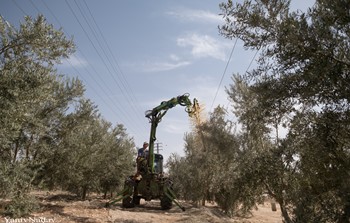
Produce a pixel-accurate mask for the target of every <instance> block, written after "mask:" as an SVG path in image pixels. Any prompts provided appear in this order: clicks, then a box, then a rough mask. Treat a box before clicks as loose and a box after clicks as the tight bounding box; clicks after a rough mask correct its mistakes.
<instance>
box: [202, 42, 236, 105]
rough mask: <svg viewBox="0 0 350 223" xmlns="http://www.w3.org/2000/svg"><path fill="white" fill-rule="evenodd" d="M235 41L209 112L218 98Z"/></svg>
mask: <svg viewBox="0 0 350 223" xmlns="http://www.w3.org/2000/svg"><path fill="white" fill-rule="evenodd" d="M237 40H238V38H236V41H235V43H234V44H233V47H232V50H231V53H230V57H229V59H228V60H227V63H226V66H225V69H224V72H223V73H222V76H221V80H220V83H219V86H218V88H217V90H216V93H215V96H214V99H213V102H212V104H211V106H210V110H209V111H211V110H212V108H213V106H214V102H215V100H216V97H217V96H218V92H219V90H220V87H221V84H222V81H223V79H224V77H225V74H226V70H227V67H228V65H229V63H230V61H231V57H232V54H233V51H234V50H235V48H236V44H237Z"/></svg>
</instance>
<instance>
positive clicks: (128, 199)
mask: <svg viewBox="0 0 350 223" xmlns="http://www.w3.org/2000/svg"><path fill="white" fill-rule="evenodd" d="M176 105H181V106H186V108H185V111H186V112H187V113H188V114H189V116H190V117H192V116H193V115H194V113H195V112H196V111H198V103H197V100H196V99H194V100H193V103H192V102H191V100H190V99H189V94H184V95H180V96H177V97H174V98H172V99H170V100H168V101H163V102H161V103H160V105H158V106H157V107H155V108H153V109H152V110H148V111H146V113H145V117H146V118H148V119H149V122H150V123H151V132H150V138H149V151H148V154H147V156H146V157H144V158H140V157H138V158H137V159H136V162H137V172H136V174H134V175H131V176H128V177H127V179H126V180H125V183H124V188H123V190H122V191H121V192H120V193H119V194H117V196H116V198H115V199H114V200H112V201H111V202H109V205H113V204H115V203H116V202H118V201H120V200H122V207H124V208H132V207H135V205H139V204H140V199H144V200H146V201H150V200H152V199H159V200H160V206H161V209H163V210H168V209H170V208H172V203H173V202H174V203H175V204H176V205H177V206H178V207H179V208H180V209H182V210H183V211H185V208H184V207H183V206H182V205H181V204H180V203H179V202H178V201H177V200H176V196H175V193H174V191H173V189H172V185H173V183H172V181H171V180H170V179H169V178H168V177H166V176H165V175H164V172H163V156H162V155H161V154H155V153H154V142H155V141H156V129H157V126H158V124H159V122H160V121H161V120H162V117H163V116H164V115H165V114H166V112H167V111H168V110H169V109H170V108H173V107H174V106H176Z"/></svg>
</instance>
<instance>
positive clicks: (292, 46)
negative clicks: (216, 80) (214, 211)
mask: <svg viewBox="0 0 350 223" xmlns="http://www.w3.org/2000/svg"><path fill="white" fill-rule="evenodd" d="M220 9H221V11H222V13H221V15H222V16H223V19H224V21H225V24H224V25H222V26H220V27H219V33H220V34H221V35H222V36H224V37H225V38H229V39H234V38H238V39H240V40H241V41H243V43H244V47H245V48H246V49H247V50H255V51H258V52H259V58H258V60H257V62H258V65H257V66H256V67H255V68H254V69H251V70H249V71H248V72H247V73H243V74H239V73H238V74H234V75H233V77H232V80H233V83H232V84H231V85H230V86H228V87H227V94H228V96H229V98H230V100H231V102H232V108H233V114H234V115H235V119H234V120H232V122H236V124H235V127H234V128H236V129H238V130H239V131H233V132H232V131H229V132H227V134H228V135H227V137H224V136H220V137H218V138H217V139H219V140H217V139H216V135H218V134H219V133H220V132H222V128H223V129H227V127H226V128H225V126H221V127H220V128H219V129H220V130H218V129H216V127H217V126H218V124H217V123H216V122H212V121H213V120H217V121H219V119H220V117H222V116H221V115H220V114H218V113H217V111H214V112H213V113H212V114H211V115H212V116H213V117H212V118H210V119H209V120H208V121H207V122H206V123H205V124H203V125H201V126H198V129H201V130H200V131H202V133H203V135H204V136H209V137H206V138H198V139H197V141H201V140H202V143H201V144H200V145H207V146H210V148H217V149H216V150H210V151H209V153H208V151H204V150H202V151H200V150H198V146H197V152H196V156H197V157H201V156H204V157H205V158H204V160H201V161H199V162H194V164H195V165H199V163H201V164H200V165H202V166H205V165H207V168H205V169H201V171H205V172H206V173H207V174H209V175H210V176H214V175H215V174H213V172H215V170H216V168H217V165H220V164H223V165H224V166H225V167H226V168H223V169H221V170H220V172H219V173H218V172H216V175H219V176H221V178H220V179H218V178H217V177H215V180H218V181H219V183H214V178H210V177H209V178H208V177H207V178H206V179H208V180H209V181H208V182H206V184H201V183H200V185H201V186H203V187H206V188H208V191H209V193H211V194H212V195H213V197H214V200H216V201H217V202H218V204H219V205H220V206H221V207H222V208H224V209H226V210H231V211H232V212H233V213H237V211H238V209H237V207H238V206H237V204H241V205H242V206H241V207H242V209H243V210H250V209H251V208H253V207H254V205H255V204H256V203H257V202H259V201H261V195H262V194H264V193H266V194H268V195H269V196H270V197H272V198H273V199H274V200H275V201H276V202H277V203H279V205H280V208H281V212H282V216H283V218H284V221H285V222H349V220H350V205H349V204H350V193H349V191H350V188H349V185H350V182H349V179H350V135H349V134H350V125H349V123H350V116H349V115H350V113H349V111H350V106H349V100H350V94H349V90H350V88H349V86H350V83H349V81H350V76H349V75H350V69H349V68H350V67H349V65H350V59H349V58H350V55H349V52H350V45H349V43H350V27H349V24H350V2H349V1H333V2H330V1H325V0H318V1H316V2H315V4H314V5H313V6H312V7H310V8H309V9H308V10H307V11H306V12H302V11H299V10H298V11H291V10H290V1H288V0H274V1H264V0H256V1H243V2H242V3H233V2H232V1H231V0H229V1H227V2H225V3H222V4H220ZM213 118H214V119H213ZM228 121H229V120H228ZM228 123H229V122H228ZM205 126H207V127H205ZM209 129H212V130H213V131H211V132H210V133H208V132H207V131H208V130H209ZM214 129H216V130H214ZM195 132H196V131H195ZM193 134H194V133H192V134H191V135H193ZM185 140H186V142H187V144H186V145H194V144H195V143H194V142H195V141H196V139H195V138H193V137H191V138H186V139H185ZM203 140H204V141H203ZM194 147H195V146H194ZM213 151H215V152H214V154H213V155H209V154H211V152H213ZM201 154H202V155H201ZM204 154H206V155H209V156H205V155H204ZM192 156H193V154H192V153H191V154H186V157H184V158H182V159H177V160H180V161H181V162H182V163H183V162H185V161H186V160H188V159H191V157H192ZM214 157H215V158H214ZM221 157H223V158H224V160H222V158H221ZM228 157H230V161H225V158H228ZM213 158H214V160H215V161H219V163H220V164H218V163H214V161H213ZM204 163H205V164H204ZM174 170H175V169H174ZM182 172H184V171H182ZM200 175H203V174H198V176H197V175H193V172H191V174H190V177H194V176H197V178H196V179H197V180H191V182H202V181H200V179H201V178H200ZM225 179H230V180H229V184H225ZM214 184H215V186H208V185H214ZM216 192H219V193H216ZM220 193H221V194H223V196H224V197H225V198H226V201H231V202H230V203H226V204H225V203H223V202H220ZM235 205H236V206H235Z"/></svg>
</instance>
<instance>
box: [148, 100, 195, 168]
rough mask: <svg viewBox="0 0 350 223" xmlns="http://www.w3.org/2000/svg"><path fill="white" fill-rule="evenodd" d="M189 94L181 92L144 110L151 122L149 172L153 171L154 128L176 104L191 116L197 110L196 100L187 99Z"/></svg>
mask: <svg viewBox="0 0 350 223" xmlns="http://www.w3.org/2000/svg"><path fill="white" fill-rule="evenodd" d="M189 96H190V95H189V94H183V95H180V96H177V97H174V98H172V99H170V100H169V101H163V102H161V103H160V105H158V106H157V107H155V108H153V109H152V110H148V111H146V114H145V116H146V117H147V118H148V119H149V121H150V123H151V133H150V139H149V156H148V167H149V168H150V171H151V173H154V165H153V164H154V142H155V141H156V129H157V126H158V123H159V122H160V121H161V120H162V117H163V116H164V115H165V114H166V112H167V111H168V110H169V109H170V108H173V107H175V106H176V105H181V106H186V108H185V111H186V112H187V113H188V114H189V116H190V117H191V116H192V115H194V114H195V112H196V111H197V110H198V102H197V100H196V99H193V103H192V102H191V100H190V99H189Z"/></svg>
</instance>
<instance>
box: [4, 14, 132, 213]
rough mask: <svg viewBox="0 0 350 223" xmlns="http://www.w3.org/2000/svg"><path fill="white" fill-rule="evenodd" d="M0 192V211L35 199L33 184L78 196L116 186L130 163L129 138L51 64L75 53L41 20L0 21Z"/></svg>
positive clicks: (28, 205) (20, 208)
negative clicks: (0, 203) (0, 202)
mask: <svg viewBox="0 0 350 223" xmlns="http://www.w3.org/2000/svg"><path fill="white" fill-rule="evenodd" d="M0 35H1V42H0V197H1V198H3V197H8V198H11V203H10V204H9V205H7V207H6V213H7V214H9V215H13V216H15V217H16V216H17V217H18V216H21V215H24V214H27V213H28V212H30V211H32V210H33V209H34V208H35V207H36V205H35V201H34V200H33V199H32V198H31V197H30V196H29V194H28V192H29V191H30V190H31V189H32V188H33V187H39V188H44V189H45V188H46V189H50V188H61V189H66V190H69V191H72V192H74V193H76V194H77V195H79V196H81V197H82V198H85V197H86V194H87V192H88V191H95V192H100V191H103V192H105V193H106V192H108V191H111V190H115V189H116V187H118V185H120V182H121V181H122V180H123V178H124V175H125V174H126V172H127V171H130V170H131V168H132V156H133V147H134V143H133V139H132V138H131V137H129V136H128V134H127V132H126V129H125V128H124V127H123V125H122V124H117V125H116V126H115V127H113V126H112V124H111V123H109V122H107V121H106V120H104V119H102V118H101V117H100V115H99V113H98V110H97V108H96V106H95V105H94V104H93V102H91V101H90V100H88V99H86V98H85V97H84V85H83V83H82V82H81V81H80V80H79V79H77V78H67V77H66V76H65V75H63V74H59V73H58V72H57V70H56V69H55V64H57V63H60V61H61V59H63V58H68V57H69V56H70V55H71V54H72V53H74V50H75V46H74V43H73V40H72V39H68V38H67V37H66V36H65V35H64V33H63V32H62V30H55V29H54V28H53V26H52V25H50V24H48V23H47V22H46V20H45V18H44V17H43V16H41V15H39V16H38V17H37V18H34V19H33V18H31V17H25V19H24V22H23V23H21V24H20V26H19V28H15V27H14V26H12V25H11V24H9V23H8V22H7V21H5V20H4V19H3V18H1V19H0Z"/></svg>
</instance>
